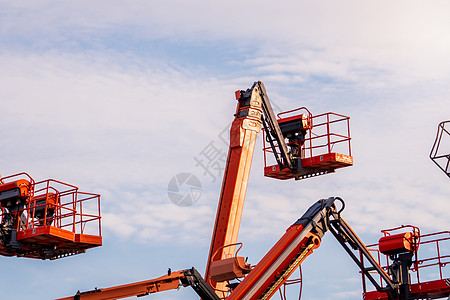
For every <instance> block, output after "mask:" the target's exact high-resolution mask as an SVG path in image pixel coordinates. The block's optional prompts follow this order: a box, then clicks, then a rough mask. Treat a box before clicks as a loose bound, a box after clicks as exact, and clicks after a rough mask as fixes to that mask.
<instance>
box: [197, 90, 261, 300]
mask: <svg viewBox="0 0 450 300" xmlns="http://www.w3.org/2000/svg"><path fill="white" fill-rule="evenodd" d="M260 85H262V83H255V84H254V85H253V87H252V88H251V89H248V90H247V91H237V92H236V99H237V100H238V105H237V109H236V114H235V119H234V121H233V123H232V125H231V129H230V148H229V151H228V158H227V163H226V167H225V173H224V178H223V182H222V190H221V194H220V199H219V205H218V208H217V214H216V221H215V225H214V229H213V234H212V239H211V246H210V250H209V256H208V261H207V264H206V272H205V279H206V281H207V282H208V283H209V284H210V285H211V286H212V287H213V288H214V289H216V290H217V293H218V295H220V296H224V295H225V293H226V290H227V289H226V287H225V284H226V283H216V282H214V281H212V280H210V275H211V270H210V267H211V263H212V261H213V260H214V261H215V260H222V259H225V258H230V257H233V256H234V252H235V246H230V247H225V246H227V245H230V244H235V243H236V241H237V237H238V233H239V226H240V222H241V216H242V209H243V205H244V199H245V193H246V190H247V183H248V178H249V174H250V168H251V164H252V158H253V152H254V149H255V142H256V136H257V134H258V133H259V131H260V130H261V115H262V99H261V96H260ZM220 291H224V292H223V293H222V292H220Z"/></svg>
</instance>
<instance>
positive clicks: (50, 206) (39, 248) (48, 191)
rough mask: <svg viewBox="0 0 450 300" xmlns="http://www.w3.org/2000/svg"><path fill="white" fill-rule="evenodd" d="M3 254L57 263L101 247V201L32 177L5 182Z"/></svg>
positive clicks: (0, 188) (0, 216) (0, 195)
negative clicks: (58, 260) (60, 259)
mask: <svg viewBox="0 0 450 300" xmlns="http://www.w3.org/2000/svg"><path fill="white" fill-rule="evenodd" d="M0 208H1V211H0V254H1V255H5V256H19V257H29V258H40V259H56V258H60V257H64V256H69V255H74V254H78V253H84V252H85V251H86V250H87V249H89V248H93V247H97V246H101V245H102V236H101V216H100V195H98V194H92V193H85V192H80V191H78V187H76V186H74V185H70V184H67V183H64V182H61V181H57V180H53V179H47V180H43V181H39V182H35V181H34V180H33V179H32V178H31V176H30V175H28V174H27V173H19V174H15V175H11V176H7V177H3V178H2V179H1V181H0Z"/></svg>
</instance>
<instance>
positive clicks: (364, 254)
mask: <svg viewBox="0 0 450 300" xmlns="http://www.w3.org/2000/svg"><path fill="white" fill-rule="evenodd" d="M338 199H339V200H340V201H341V203H342V204H343V205H344V202H343V201H342V199H340V198H338ZM343 208H344V207H342V209H341V210H340V211H339V212H335V211H334V212H333V211H330V212H329V216H328V217H327V218H326V219H327V222H328V224H327V227H328V229H329V230H330V231H331V233H332V234H333V236H334V237H335V238H336V240H337V241H338V242H339V243H340V244H341V246H342V247H343V248H344V249H345V251H346V252H347V253H348V255H349V256H350V257H351V258H352V259H353V261H354V262H355V263H356V264H357V265H358V267H359V269H360V270H361V272H363V274H364V276H366V277H367V278H368V279H369V281H370V282H371V283H372V284H373V286H374V287H375V288H376V289H377V291H378V292H384V293H387V294H388V298H389V299H399V298H398V297H399V293H398V291H399V290H398V288H399V286H398V284H396V283H394V282H393V281H392V280H391V278H390V277H389V275H388V274H387V273H386V272H385V271H384V270H383V268H382V267H381V266H380V265H379V264H378V263H377V261H376V260H375V259H374V258H373V256H372V255H371V254H370V252H369V250H368V249H367V247H366V246H365V245H364V243H363V242H362V241H361V240H360V239H359V237H358V236H357V235H356V233H355V232H354V231H353V230H352V228H351V227H350V226H349V225H348V224H347V222H345V220H344V219H343V218H342V217H341V215H340V212H341V211H342V210H343ZM331 216H332V217H333V220H331ZM352 249H353V250H357V251H359V253H360V258H358V257H357V256H356V255H355V253H354V252H353V251H352ZM364 259H365V260H366V261H367V262H368V263H369V264H370V266H368V267H365V266H364ZM374 271H375V272H376V273H377V274H378V275H379V276H380V277H381V278H382V279H383V280H384V282H386V286H385V287H382V286H380V285H379V284H378V282H377V281H376V280H375V278H374V277H373V276H372V274H371V272H374Z"/></svg>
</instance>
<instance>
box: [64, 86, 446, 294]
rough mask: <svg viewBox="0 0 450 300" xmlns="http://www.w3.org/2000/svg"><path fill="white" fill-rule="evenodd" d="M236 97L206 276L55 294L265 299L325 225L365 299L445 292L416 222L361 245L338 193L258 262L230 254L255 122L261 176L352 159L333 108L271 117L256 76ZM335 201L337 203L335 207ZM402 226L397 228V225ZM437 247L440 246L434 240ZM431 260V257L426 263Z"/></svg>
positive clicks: (325, 169)
mask: <svg viewBox="0 0 450 300" xmlns="http://www.w3.org/2000/svg"><path fill="white" fill-rule="evenodd" d="M236 99H237V100H238V105H237V109H236V114H235V119H234V121H233V123H232V126H231V129H230V148H229V152H228V159H227V163H226V168H225V173H224V179H223V182H222V189H221V194H220V199H219V205H218V208H217V215H216V220H215V225H214V229H213V234H212V239H211V246H210V251H209V256H208V260H207V264H206V272H205V279H203V277H202V276H201V275H200V273H199V272H198V271H197V270H195V269H194V268H192V269H187V270H183V271H177V272H171V271H170V269H169V272H168V274H167V275H165V276H162V277H159V278H156V279H151V280H147V281H142V282H137V283H131V284H127V285H122V286H116V287H110V288H105V289H95V290H93V291H88V292H77V294H76V295H75V296H71V297H67V298H61V299H59V300H69V299H75V300H77V299H84V300H85V299H120V298H124V297H130V296H144V295H148V294H151V293H156V292H161V291H166V290H170V289H177V288H178V287H180V286H192V287H193V288H194V290H195V291H196V292H197V294H198V295H199V296H200V297H201V299H203V300H219V299H227V300H244V299H245V300H256V299H261V300H265V299H270V298H271V297H272V296H273V295H274V294H275V293H276V292H277V291H278V290H280V287H281V286H282V285H283V284H285V283H286V282H287V280H288V278H289V276H291V274H292V273H293V272H294V270H295V269H296V268H298V267H299V266H300V265H301V263H302V262H303V261H304V260H305V259H306V257H308V256H309V255H310V254H312V252H313V251H314V250H315V249H317V248H318V247H319V246H320V244H321V239H322V237H323V235H324V234H325V233H326V232H327V231H330V232H331V233H332V235H333V236H334V237H335V238H336V239H337V241H338V242H339V243H340V244H341V245H342V247H343V248H344V249H345V251H346V252H347V253H348V254H349V256H350V257H351V258H352V260H353V261H354V262H355V263H356V264H357V266H358V267H359V269H360V270H361V274H362V279H363V293H364V299H370V300H372V299H387V300H410V299H437V298H438V297H443V296H449V295H450V288H449V285H450V279H445V278H444V277H443V275H442V268H443V267H444V266H445V264H447V263H448V262H450V261H448V262H447V260H449V258H450V256H449V255H441V254H439V255H438V257H437V258H430V259H425V260H419V259H418V248H419V244H420V239H421V235H420V233H419V232H418V230H416V229H415V227H413V230H412V231H411V232H409V231H407V232H402V233H399V234H393V235H392V234H390V232H389V231H386V232H385V237H383V238H381V239H380V241H379V244H378V245H377V246H378V248H379V249H373V248H368V247H366V246H365V245H364V244H363V243H362V242H361V240H360V239H359V238H358V236H357V235H356V234H355V233H354V231H353V230H352V229H351V227H350V226H349V225H348V224H347V223H346V222H345V220H344V219H343V218H342V216H341V213H342V211H343V209H344V207H345V205H344V202H343V200H342V199H341V198H338V197H336V198H335V197H330V198H328V199H322V200H319V201H318V202H316V203H315V204H314V205H312V206H311V207H310V208H309V209H308V210H307V211H306V213H305V214H304V215H303V216H302V217H301V218H300V219H298V220H297V221H296V222H295V223H294V224H292V225H291V226H290V227H289V228H288V229H287V230H286V233H285V234H284V235H283V236H282V237H281V238H280V240H279V241H278V242H277V243H276V244H275V245H274V246H273V247H272V248H271V249H270V250H269V252H267V254H266V255H265V256H264V257H263V258H262V259H261V261H260V262H259V263H258V264H257V265H255V266H251V265H250V264H249V263H247V261H246V259H245V258H243V257H239V256H237V253H238V252H239V250H240V248H239V249H238V250H237V251H236V246H238V245H240V244H241V243H237V236H238V232H239V226H240V221H241V216H242V209H243V204H244V199H245V193H246V189H247V183H248V178H249V173H250V167H251V161H252V157H253V152H254V147H255V141H256V136H257V134H258V133H259V131H260V130H261V128H263V132H264V139H263V140H264V146H263V150H264V162H265V168H264V175H265V176H268V177H272V178H276V179H282V180H286V179H292V178H293V179H296V180H300V179H304V178H308V177H313V176H318V175H323V174H327V173H331V172H334V171H335V170H336V169H338V168H342V167H346V166H351V165H352V164H353V158H352V156H351V149H350V129H349V118H348V117H346V116H343V115H339V114H335V113H325V114H322V115H317V116H313V115H312V114H311V113H310V112H309V111H308V110H307V109H306V108H300V109H295V110H292V111H288V112H285V113H281V114H278V116H277V117H276V116H275V114H274V112H273V110H272V107H271V104H270V101H269V98H268V96H267V93H266V90H265V88H264V85H263V84H262V82H255V83H254V84H253V86H252V87H251V88H250V89H247V90H245V91H243V90H242V91H237V92H236ZM301 111H302V112H304V113H300V112H301ZM269 153H271V154H269ZM271 159H272V161H271ZM336 202H337V203H341V205H340V209H337V206H336ZM405 228H406V229H408V230H409V229H410V227H405ZM405 228H401V229H403V231H404V229H405ZM449 234H450V233H449ZM428 236H430V235H428ZM422 237H423V236H422ZM445 239H448V240H449V241H450V236H449V237H445V238H436V239H435V240H432V241H429V243H433V242H436V243H437V244H439V242H442V241H443V240H445ZM372 246H374V245H372ZM241 247H242V246H241ZM437 248H438V253H440V252H439V251H440V250H439V245H438V246H437ZM373 253H375V255H373ZM383 256H385V257H386V258H387V263H386V266H384V267H382V264H381V259H380V258H381V257H383ZM431 261H432V262H433V263H430V264H428V262H431ZM436 261H437V263H436ZM420 264H423V265H424V266H428V265H436V264H437V265H439V268H440V271H441V279H440V280H438V281H435V282H433V284H430V285H428V283H430V282H420V280H419V276H417V278H418V280H417V281H416V282H413V283H411V280H410V272H417V273H418V269H419V265H420ZM239 278H243V279H242V281H240V282H239V281H235V280H236V279H239ZM366 280H369V281H370V282H371V284H372V285H373V287H374V288H375V290H374V291H369V290H368V289H367V286H366ZM447 282H448V283H449V284H448V285H446V283H447Z"/></svg>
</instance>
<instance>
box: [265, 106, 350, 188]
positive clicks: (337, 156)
mask: <svg viewBox="0 0 450 300" xmlns="http://www.w3.org/2000/svg"><path fill="white" fill-rule="evenodd" d="M299 110H306V111H307V114H298V115H295V116H285V115H286V114H292V113H295V112H297V111H299ZM278 118H279V119H278V123H280V124H282V123H286V122H289V121H292V120H296V119H298V120H301V121H302V123H303V124H304V126H303V127H304V128H305V129H307V131H306V132H307V134H306V136H305V138H304V139H303V140H301V141H300V145H301V149H300V153H301V155H300V156H301V167H302V169H301V170H300V171H297V172H292V170H290V169H289V168H284V169H282V170H280V167H279V166H278V165H277V164H273V163H272V162H271V157H272V152H273V150H272V148H271V147H270V146H266V139H265V138H264V139H263V140H264V148H263V149H264V176H267V177H272V178H276V179H282V180H286V179H292V178H296V179H303V178H308V177H312V176H317V175H322V174H327V173H330V172H334V170H336V169H339V168H343V167H348V166H352V165H353V157H352V154H351V145H350V141H351V137H350V123H349V120H350V118H349V117H347V116H344V115H340V114H336V113H331V112H330V113H324V114H320V115H316V116H313V115H312V114H311V113H310V112H309V111H308V110H307V109H306V108H304V107H302V108H299V109H294V110H291V111H288V112H285V113H281V114H278ZM289 145H290V144H288V146H289ZM337 151H339V153H337ZM269 153H270V154H269Z"/></svg>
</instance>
